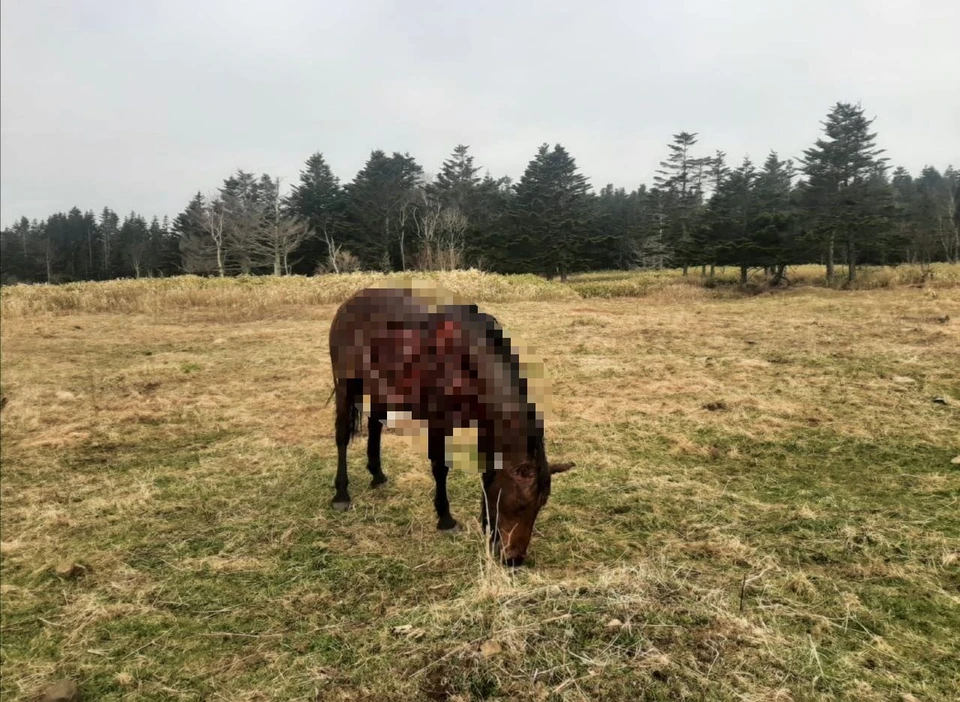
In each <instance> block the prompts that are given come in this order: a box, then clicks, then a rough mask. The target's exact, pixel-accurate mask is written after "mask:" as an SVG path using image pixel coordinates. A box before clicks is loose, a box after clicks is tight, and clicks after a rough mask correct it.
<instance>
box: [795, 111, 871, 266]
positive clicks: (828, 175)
mask: <svg viewBox="0 0 960 702" xmlns="http://www.w3.org/2000/svg"><path fill="white" fill-rule="evenodd" d="M873 122H874V120H872V119H867V117H866V116H865V115H864V111H863V108H861V107H860V106H859V105H853V104H850V103H843V102H838V103H837V104H836V105H834V107H833V109H831V110H830V113H829V114H828V115H827V119H826V121H825V122H824V123H823V131H824V135H825V138H821V139H818V140H817V141H816V143H815V144H814V145H813V146H812V147H810V148H809V149H807V150H805V151H804V158H803V160H802V164H803V171H804V174H805V175H806V180H805V182H804V183H803V184H802V188H803V195H804V198H803V201H804V203H805V206H806V208H807V210H808V212H809V214H810V216H811V218H812V220H813V226H814V232H815V234H816V235H817V237H818V239H819V241H820V243H821V244H822V246H823V248H824V252H825V256H826V264H827V279H828V280H830V281H833V279H834V254H835V247H836V244H837V242H838V241H840V242H842V243H843V244H844V245H845V249H846V258H847V264H848V271H849V273H848V279H849V280H850V281H853V280H854V279H855V277H856V269H857V256H858V255H859V253H860V250H861V249H865V248H868V247H869V246H871V245H872V244H875V243H876V242H875V238H876V236H877V235H878V233H879V232H881V231H883V230H884V228H885V227H886V225H887V222H886V215H885V213H884V210H885V203H884V202H883V194H884V188H883V183H882V174H883V169H884V167H885V162H886V159H885V158H883V157H882V156H881V154H883V150H882V149H879V148H877V146H876V138H877V134H876V132H871V131H870V127H871V125H872V124H873Z"/></svg>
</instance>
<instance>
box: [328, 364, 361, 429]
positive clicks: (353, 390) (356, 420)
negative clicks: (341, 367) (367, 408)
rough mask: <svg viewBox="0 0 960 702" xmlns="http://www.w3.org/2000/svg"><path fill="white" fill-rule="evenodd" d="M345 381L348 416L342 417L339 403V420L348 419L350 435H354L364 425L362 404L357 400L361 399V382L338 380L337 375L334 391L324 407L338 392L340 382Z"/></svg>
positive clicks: (334, 381) (334, 380)
mask: <svg viewBox="0 0 960 702" xmlns="http://www.w3.org/2000/svg"><path fill="white" fill-rule="evenodd" d="M341 382H343V383H344V384H345V385H346V388H345V390H346V398H345V399H346V404H347V408H348V409H347V413H348V414H347V416H346V417H345V418H344V419H341V418H340V417H341V416H342V415H341V414H340V409H341V408H340V405H339V402H338V403H337V422H341V421H344V420H345V421H346V422H347V427H348V432H349V436H351V437H354V436H356V435H357V434H358V433H359V432H360V429H361V427H362V426H363V412H362V411H361V410H360V405H359V404H358V402H357V400H359V399H360V397H361V393H360V383H359V381H355V380H345V381H340V380H337V378H336V377H334V379H333V392H331V393H330V397H328V398H327V401H326V402H325V403H324V407H326V406H327V405H329V404H330V400H332V399H333V396H334V395H336V394H337V387H338V385H339V383H341Z"/></svg>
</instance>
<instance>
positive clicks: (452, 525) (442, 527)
mask: <svg viewBox="0 0 960 702" xmlns="http://www.w3.org/2000/svg"><path fill="white" fill-rule="evenodd" d="M437 531H446V532H449V533H451V534H456V533H457V532H458V531H460V525H459V524H457V522H456V520H454V519H451V520H450V521H449V522H447V521H444V520H442V519H441V520H440V521H439V522H438V523H437Z"/></svg>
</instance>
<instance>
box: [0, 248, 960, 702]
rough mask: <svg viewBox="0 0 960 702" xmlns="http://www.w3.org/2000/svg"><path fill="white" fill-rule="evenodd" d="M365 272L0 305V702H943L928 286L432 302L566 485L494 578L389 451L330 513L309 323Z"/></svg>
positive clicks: (956, 650)
mask: <svg viewBox="0 0 960 702" xmlns="http://www.w3.org/2000/svg"><path fill="white" fill-rule="evenodd" d="M727 273H729V274H730V275H733V272H731V271H727ZM801 274H802V272H801ZM891 276H892V277H891ZM901 276H905V277H901ZM694 278H696V277H694ZM375 279H376V277H375V276H344V277H341V278H328V279H323V280H319V279H294V280H290V281H271V280H265V279H257V280H253V281H250V280H247V281H243V280H240V281H236V280H235V281H229V280H228V281H200V280H198V279H179V280H166V281H118V282H113V283H105V284H80V285H73V286H62V287H58V288H52V287H47V286H37V287H32V288H27V287H16V288H12V289H5V290H4V291H3V301H2V305H3V319H2V394H3V397H4V398H5V405H4V407H3V409H2V481H0V487H2V505H0V506H2V649H0V651H2V683H0V685H2V690H0V691H2V697H3V699H4V700H8V699H9V700H29V699H33V698H34V697H35V696H36V695H37V693H38V692H40V691H42V690H43V689H44V688H45V686H46V685H48V684H49V683H50V682H52V681H54V680H56V679H59V678H63V677H69V678H72V679H74V680H76V681H77V682H78V683H79V685H80V688H81V691H82V692H83V693H84V694H85V699H89V700H142V699H151V700H152V699H157V700H200V699H203V700H234V701H235V700H451V701H452V700H474V699H489V700H627V699H649V700H657V699H662V700H677V699H691V700H692V699H710V700H784V701H786V700H797V701H799V700H814V699H850V700H902V701H911V700H951V699H955V695H956V690H957V686H958V683H960V465H958V463H960V461H958V460H956V457H958V455H960V372H958V369H960V285H958V281H960V270H958V267H946V266H944V267H940V268H939V269H938V270H937V273H936V275H935V277H934V279H933V280H932V281H928V282H927V283H926V284H925V285H923V286H922V287H921V286H912V285H911V283H913V284H916V280H914V278H913V277H912V274H909V273H906V274H900V273H896V274H890V273H887V272H884V271H879V272H872V273H871V272H867V273H865V275H864V280H863V282H862V285H863V287H865V288H872V289H864V290H829V289H822V288H818V287H815V286H799V287H792V288H790V289H788V290H786V291H782V292H776V293H769V294H758V295H743V294H738V293H737V292H736V291H735V290H734V289H732V288H731V287H730V286H726V285H721V286H719V287H715V288H709V287H705V286H704V285H703V284H702V282H697V281H696V280H695V279H692V280H691V281H690V282H688V283H685V282H683V281H681V280H680V279H679V278H678V276H676V275H675V274H664V275H663V276H661V280H659V281H654V280H652V279H651V278H648V277H644V276H639V275H636V274H632V275H624V274H606V275H592V276H581V277H578V278H576V279H575V280H573V281H572V282H571V283H570V284H568V285H561V284H560V283H558V282H552V283H548V282H544V281H538V280H537V279H533V278H520V279H517V280H511V279H504V278H498V277H494V276H483V275H480V274H474V273H463V274H456V275H453V276H445V277H443V281H442V282H444V283H445V284H446V285H448V286H449V287H451V288H454V289H455V290H456V291H458V292H461V293H462V294H464V295H467V296H470V297H473V298H475V299H478V300H481V301H486V304H484V308H485V309H487V310H489V311H490V312H492V313H493V314H495V315H497V316H498V318H500V319H501V321H502V322H503V324H504V325H505V327H506V328H507V329H508V330H513V329H515V330H517V331H519V332H521V333H522V335H523V337H524V339H528V340H533V341H535V342H536V351H537V352H538V353H539V354H540V355H541V356H542V357H543V358H544V360H545V363H546V368H547V371H548V373H549V375H550V377H551V381H552V387H553V402H552V412H551V413H550V415H549V416H548V422H547V450H548V455H549V456H550V457H551V458H553V459H554V460H557V461H560V460H574V461H576V462H577V464H578V466H577V468H576V469H575V470H573V471H571V472H570V473H566V474H564V475H562V476H558V477H557V478H556V481H555V488H554V494H553V496H552V497H551V500H550V503H549V504H548V505H547V507H546V508H545V509H544V511H543V513H542V515H541V517H540V519H539V520H538V533H537V534H536V535H535V536H534V540H533V542H532V545H531V553H530V556H531V561H532V563H531V566H530V567H529V568H524V569H521V570H519V571H517V572H508V571H505V570H503V569H501V568H500V567H499V566H497V565H496V564H495V563H492V562H491V561H490V560H489V559H488V558H487V556H486V554H485V552H484V548H483V545H482V539H481V537H480V535H479V526H478V524H477V523H476V517H477V516H478V515H479V478H478V476H477V475H476V474H475V473H471V472H470V471H469V470H457V471H454V472H453V473H451V479H450V494H451V503H452V507H453V513H454V516H456V517H458V518H459V519H460V521H461V522H464V523H465V526H466V527H467V529H466V531H465V532H464V533H460V534H457V535H449V534H439V533H437V532H436V531H435V530H434V525H435V517H434V514H433V507H432V499H431V497H432V478H431V475H430V470H429V465H428V463H427V461H426V459H425V457H423V456H421V455H418V454H417V453H416V452H415V451H414V450H413V449H412V448H411V447H410V445H409V444H408V443H407V441H406V440H405V439H404V438H403V437H400V436H397V435H395V434H393V433H389V432H388V433H387V434H385V436H384V469H385V471H386V473H387V475H388V476H389V477H390V479H391V482H390V483H389V484H388V485H387V486H386V487H385V488H384V489H382V490H381V491H377V492H373V491H371V490H369V489H368V488H367V487H366V486H367V482H368V480H367V476H366V472H365V470H364V461H363V459H362V458H361V456H362V453H363V451H362V449H360V448H359V447H358V448H354V449H353V450H352V451H351V458H352V462H351V468H352V470H351V477H352V479H353V482H352V492H353V498H354V509H353V510H351V511H350V512H347V513H339V512H334V511H332V510H331V509H330V507H329V501H330V499H331V497H332V494H333V489H332V482H333V476H334V471H335V459H336V449H335V446H334V442H333V436H332V429H333V421H332V406H327V405H325V402H326V400H327V398H328V396H329V394H330V389H331V378H330V368H329V359H328V355H327V348H326V344H327V341H326V334H327V329H328V325H329V321H330V319H331V317H332V314H333V312H334V310H335V308H336V302H338V301H339V300H340V299H343V297H344V296H346V295H347V294H348V293H349V292H350V291H351V290H353V289H355V288H356V287H358V286H360V285H363V284H367V283H369V282H372V281H373V280H375ZM883 279H885V282H881V283H877V282H876V281H878V280H881V281H882V280H883ZM871 281H873V282H871ZM628 294H629V295H632V296H626V295H628ZM607 298H609V299H607Z"/></svg>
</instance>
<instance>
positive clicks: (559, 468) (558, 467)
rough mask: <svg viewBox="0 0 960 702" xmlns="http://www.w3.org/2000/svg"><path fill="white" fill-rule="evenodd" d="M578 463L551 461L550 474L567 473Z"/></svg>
mask: <svg viewBox="0 0 960 702" xmlns="http://www.w3.org/2000/svg"><path fill="white" fill-rule="evenodd" d="M576 465H577V464H576V463H551V464H550V474H551V475H555V474H557V473H566V472H567V471H568V470H570V469H571V468H574V467H575V466H576Z"/></svg>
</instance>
